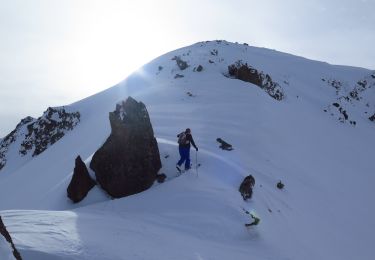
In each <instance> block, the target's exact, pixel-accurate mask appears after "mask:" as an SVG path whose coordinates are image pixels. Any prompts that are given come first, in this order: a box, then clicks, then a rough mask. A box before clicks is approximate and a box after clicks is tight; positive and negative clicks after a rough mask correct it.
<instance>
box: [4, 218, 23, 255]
mask: <svg viewBox="0 0 375 260" xmlns="http://www.w3.org/2000/svg"><path fill="white" fill-rule="evenodd" d="M0 234H1V235H2V236H3V237H5V239H6V241H8V243H9V244H10V245H11V246H12V250H13V255H14V257H15V258H16V259H17V260H22V257H21V255H20V253H19V252H18V251H17V249H16V247H15V246H14V243H13V241H12V238H11V236H10V234H9V232H8V230H7V229H6V227H5V225H4V223H3V220H2V219H1V216H0Z"/></svg>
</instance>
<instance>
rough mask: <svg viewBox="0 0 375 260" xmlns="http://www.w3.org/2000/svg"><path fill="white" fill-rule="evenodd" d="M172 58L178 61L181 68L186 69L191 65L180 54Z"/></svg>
mask: <svg viewBox="0 0 375 260" xmlns="http://www.w3.org/2000/svg"><path fill="white" fill-rule="evenodd" d="M172 60H175V61H176V64H177V66H178V67H179V69H180V70H184V69H186V68H187V67H189V65H188V64H187V62H186V61H184V60H182V59H181V57H180V56H174V57H173V58H172Z"/></svg>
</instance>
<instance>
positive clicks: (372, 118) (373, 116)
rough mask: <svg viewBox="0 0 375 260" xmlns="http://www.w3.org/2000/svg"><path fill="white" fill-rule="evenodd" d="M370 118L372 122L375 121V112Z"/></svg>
mask: <svg viewBox="0 0 375 260" xmlns="http://www.w3.org/2000/svg"><path fill="white" fill-rule="evenodd" d="M368 119H370V120H371V121H372V122H375V114H373V115H372V116H370V117H369V118H368Z"/></svg>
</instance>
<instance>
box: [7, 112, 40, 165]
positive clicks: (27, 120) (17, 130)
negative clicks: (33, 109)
mask: <svg viewBox="0 0 375 260" xmlns="http://www.w3.org/2000/svg"><path fill="white" fill-rule="evenodd" d="M34 120H35V119H34V118H32V117H30V116H28V117H26V118H24V119H22V120H21V122H19V123H18V124H17V126H16V128H15V129H14V130H13V131H12V132H10V133H9V134H8V135H7V136H5V137H4V139H1V141H0V170H1V169H2V168H3V167H4V166H5V164H6V162H7V160H6V153H7V152H8V149H9V147H10V145H11V144H13V143H14V142H15V141H16V139H17V137H18V136H19V135H20V133H21V131H22V128H23V127H24V126H25V125H27V124H29V123H30V122H32V121H34Z"/></svg>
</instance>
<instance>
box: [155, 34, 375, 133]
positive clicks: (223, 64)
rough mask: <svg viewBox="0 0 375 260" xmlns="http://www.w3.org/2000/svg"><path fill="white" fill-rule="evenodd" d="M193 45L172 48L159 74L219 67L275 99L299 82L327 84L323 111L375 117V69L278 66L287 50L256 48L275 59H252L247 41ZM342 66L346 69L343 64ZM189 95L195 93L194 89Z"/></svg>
mask: <svg viewBox="0 0 375 260" xmlns="http://www.w3.org/2000/svg"><path fill="white" fill-rule="evenodd" d="M193 47H194V48H189V47H186V48H182V49H180V50H177V51H174V52H172V53H171V54H170V55H169V56H170V61H169V62H168V63H169V64H167V65H166V64H163V65H158V66H157V72H156V74H157V75H159V74H161V73H162V72H163V71H167V70H169V71H167V72H166V73H168V74H170V75H171V76H172V77H173V78H174V79H183V78H185V77H188V75H190V74H191V72H203V73H204V72H205V71H208V72H210V71H212V70H218V71H220V72H221V73H222V74H223V75H224V76H227V77H230V78H234V79H239V80H242V81H245V82H248V83H252V84H254V85H256V86H258V87H260V88H261V89H263V90H264V91H265V92H266V93H267V94H269V95H270V96H271V97H272V98H274V99H276V100H282V99H284V98H286V97H287V96H288V94H291V93H288V90H289V89H290V88H291V87H300V86H299V85H300V84H304V85H307V86H310V87H316V86H328V87H329V88H332V89H334V90H335V94H336V95H334V96H332V95H327V97H331V98H330V100H329V103H328V104H322V107H321V109H322V111H324V112H329V114H330V115H331V116H333V117H334V118H336V119H337V120H338V121H340V122H342V123H346V122H347V123H349V124H351V125H353V126H355V125H357V124H358V121H359V119H360V118H361V119H366V120H371V121H375V71H372V72H371V71H369V72H367V73H362V76H360V77H358V78H354V77H346V76H344V75H343V74H342V73H337V72H338V71H337V70H336V71H335V70H333V73H330V69H327V70H324V67H325V66H327V64H324V63H321V66H320V67H321V68H319V69H315V70H312V69H311V68H310V67H311V66H305V67H304V66H302V67H300V68H297V67H296V64H297V63H296V64H293V63H286V64H287V65H288V67H278V66H277V65H278V63H279V62H278V60H279V59H280V58H285V60H288V59H289V58H290V57H286V56H287V54H284V53H279V52H276V51H270V50H268V51H269V52H270V53H268V54H265V53H260V51H259V50H257V51H256V52H259V53H260V54H261V56H264V57H266V56H268V55H272V54H274V58H275V60H273V61H272V62H270V63H268V64H265V63H264V62H262V61H261V62H259V59H253V58H254V56H256V55H254V53H251V52H252V51H253V50H252V48H253V47H250V46H248V44H246V43H245V44H235V45H234V44H232V43H229V42H226V41H215V42H211V41H208V42H201V43H197V44H195V45H193ZM228 51H229V55H228ZM272 52H274V53H272ZM176 53H177V55H176ZM259 53H255V54H259ZM252 56H253V57H252ZM279 56H282V57H279ZM294 59H296V60H297V61H298V59H301V58H299V57H294ZM164 62H165V61H164ZM273 63H275V66H273ZM312 63H313V62H312ZM332 67H333V66H332ZM166 68H167V69H166ZM322 68H323V70H322ZM294 69H296V70H305V71H304V72H303V73H301V74H304V73H310V74H311V75H312V77H315V79H314V81H311V80H309V79H307V78H303V75H298V74H295V72H296V71H291V70H294ZM331 70H332V68H331ZM343 70H346V69H344V68H343ZM353 71H354V69H353ZM165 75H167V74H165ZM173 75H174V76H173ZM309 76H310V75H309ZM320 80H321V82H319V81H320ZM297 82H298V85H297ZM190 96H192V94H191V93H190ZM298 97H299V96H297V98H298Z"/></svg>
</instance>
